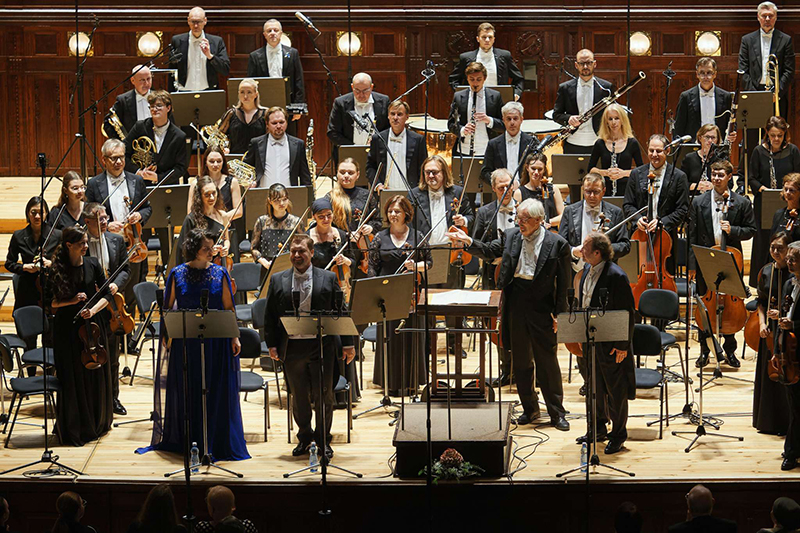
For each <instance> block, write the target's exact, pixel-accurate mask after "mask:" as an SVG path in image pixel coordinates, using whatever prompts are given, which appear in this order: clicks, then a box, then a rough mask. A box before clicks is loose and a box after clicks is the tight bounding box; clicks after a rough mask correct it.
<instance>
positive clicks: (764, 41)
mask: <svg viewBox="0 0 800 533" xmlns="http://www.w3.org/2000/svg"><path fill="white" fill-rule="evenodd" d="M774 33H775V30H774V29H773V30H772V31H770V32H769V33H765V32H764V30H760V31H759V34H760V35H761V81H760V83H761V85H766V84H767V62H768V61H769V49H770V48H771V47H772V35H773V34H774Z"/></svg>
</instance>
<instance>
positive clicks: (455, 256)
mask: <svg viewBox="0 0 800 533" xmlns="http://www.w3.org/2000/svg"><path fill="white" fill-rule="evenodd" d="M464 190H465V191H466V188H465V189H464ZM463 197H464V195H463V193H462V195H461V198H453V201H452V202H451V204H450V211H451V212H452V213H453V215H454V216H455V215H457V214H458V210H459V209H460V208H461V200H462V199H463ZM456 229H460V230H461V231H463V232H464V233H469V231H468V229H467V227H466V226H458V225H456V224H453V225H452V226H450V228H449V230H448V231H455V230H456ZM470 261H472V254H469V253H467V252H466V250H465V249H464V248H463V245H459V246H457V247H453V248H452V249H451V250H450V264H451V265H454V266H461V265H466V264H467V263H469V262H470Z"/></svg>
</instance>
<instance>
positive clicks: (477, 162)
mask: <svg viewBox="0 0 800 533" xmlns="http://www.w3.org/2000/svg"><path fill="white" fill-rule="evenodd" d="M483 160H484V157H483V156H482V155H478V156H474V157H470V156H468V155H465V156H464V157H459V163H458V164H459V165H463V168H462V172H463V174H464V181H466V182H467V192H468V193H470V194H477V193H481V194H483V185H484V182H483V180H482V179H481V170H482V169H483ZM453 177H454V178H455V175H454V176H453ZM456 181H458V183H456V185H459V186H461V187H463V186H464V184H463V183H462V182H461V181H460V180H459V179H456Z"/></svg>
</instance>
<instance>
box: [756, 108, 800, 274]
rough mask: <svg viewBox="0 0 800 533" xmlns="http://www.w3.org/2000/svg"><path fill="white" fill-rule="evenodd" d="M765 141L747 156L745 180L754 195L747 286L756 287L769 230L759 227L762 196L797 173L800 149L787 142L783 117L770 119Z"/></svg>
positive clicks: (786, 128)
mask: <svg viewBox="0 0 800 533" xmlns="http://www.w3.org/2000/svg"><path fill="white" fill-rule="evenodd" d="M765 130H766V134H767V136H766V138H765V139H764V141H763V142H762V143H761V144H759V145H758V146H756V147H755V149H753V153H752V155H751V156H750V161H749V165H750V166H749V168H748V179H749V183H748V185H749V186H750V192H752V193H753V208H754V210H755V217H756V228H757V229H758V232H757V233H756V237H755V239H754V240H753V249H752V254H751V256H750V286H751V287H755V286H757V284H758V272H759V270H761V267H762V266H764V263H766V262H767V257H768V255H769V250H768V249H767V247H768V243H769V230H768V229H767V228H765V227H762V226H761V211H762V210H761V202H762V195H761V193H762V192H763V191H764V190H766V189H779V188H780V187H781V184H782V183H783V178H784V176H786V175H787V174H789V173H792V172H800V149H798V148H797V146H796V145H794V144H792V143H791V142H789V139H790V138H789V123H788V122H786V120H785V119H784V118H782V117H770V118H769V120H767V124H766V127H765Z"/></svg>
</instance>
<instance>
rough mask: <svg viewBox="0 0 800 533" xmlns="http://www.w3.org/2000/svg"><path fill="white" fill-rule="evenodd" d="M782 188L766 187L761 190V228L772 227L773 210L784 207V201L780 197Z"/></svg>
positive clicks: (767, 228)
mask: <svg viewBox="0 0 800 533" xmlns="http://www.w3.org/2000/svg"><path fill="white" fill-rule="evenodd" d="M782 192H783V189H766V190H764V191H761V220H760V222H761V229H766V230H769V229H772V217H774V216H775V212H776V211H778V210H780V209H781V208H783V207H786V201H785V200H783V199H782V198H781V193H782Z"/></svg>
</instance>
